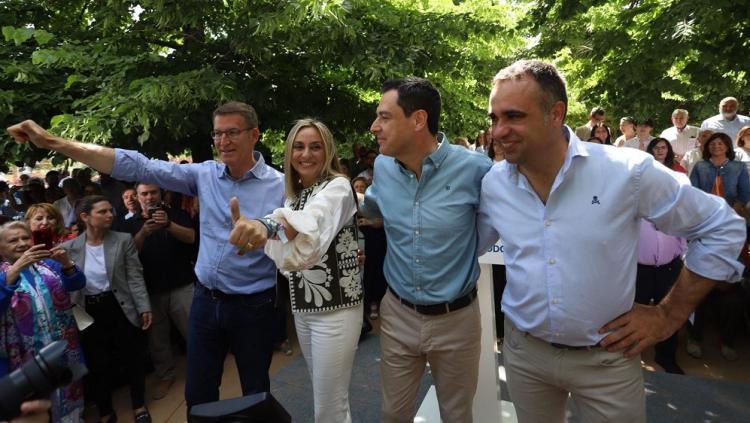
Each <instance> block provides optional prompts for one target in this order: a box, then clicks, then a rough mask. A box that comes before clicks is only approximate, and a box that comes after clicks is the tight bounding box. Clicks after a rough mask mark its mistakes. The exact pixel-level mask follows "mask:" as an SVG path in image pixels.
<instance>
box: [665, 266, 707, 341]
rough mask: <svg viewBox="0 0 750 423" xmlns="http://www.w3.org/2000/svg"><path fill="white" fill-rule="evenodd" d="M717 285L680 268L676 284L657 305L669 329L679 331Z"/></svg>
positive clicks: (685, 268) (684, 268)
mask: <svg viewBox="0 0 750 423" xmlns="http://www.w3.org/2000/svg"><path fill="white" fill-rule="evenodd" d="M717 283H720V282H716V281H713V280H711V279H706V278H704V277H702V276H700V275H697V274H695V273H693V272H691V271H690V270H688V269H687V267H683V268H682V271H681V272H680V276H679V277H678V278H677V282H676V283H675V284H674V286H673V287H672V289H671V290H670V291H669V293H668V294H667V296H666V297H664V299H662V300H661V302H660V303H659V305H658V307H659V308H661V309H662V310H664V312H665V313H666V317H667V320H668V325H669V327H670V329H674V330H673V332H676V331H677V330H679V328H680V327H681V326H682V324H683V323H685V320H687V318H688V317H689V316H690V313H692V312H693V310H695V308H696V307H697V306H698V304H700V302H701V301H702V300H703V298H705V297H706V295H708V293H709V292H711V290H712V289H713V288H714V287H715V286H716V284H717Z"/></svg>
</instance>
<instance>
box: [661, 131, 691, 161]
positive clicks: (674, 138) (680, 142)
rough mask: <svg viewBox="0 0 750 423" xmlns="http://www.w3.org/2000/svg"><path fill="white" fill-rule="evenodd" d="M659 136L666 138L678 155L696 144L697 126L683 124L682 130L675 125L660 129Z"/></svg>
mask: <svg viewBox="0 0 750 423" xmlns="http://www.w3.org/2000/svg"><path fill="white" fill-rule="evenodd" d="M661 137H662V138H666V139H667V140H668V141H669V142H670V143H671V144H672V150H674V153H675V154H679V155H680V156H682V155H684V154H685V153H687V152H688V151H690V150H692V149H693V148H695V146H696V145H698V127H697V126H692V125H685V127H684V128H682V130H680V129H678V128H677V127H676V126H673V127H671V128H667V129H665V130H663V131H661Z"/></svg>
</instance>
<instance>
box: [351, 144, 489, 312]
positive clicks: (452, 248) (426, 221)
mask: <svg viewBox="0 0 750 423" xmlns="http://www.w3.org/2000/svg"><path fill="white" fill-rule="evenodd" d="M438 140H439V141H441V142H440V145H439V146H438V148H437V149H436V150H435V151H434V152H433V153H432V154H430V155H429V156H427V157H426V158H425V159H424V161H423V162H422V175H421V176H420V178H419V179H417V177H416V175H415V174H414V172H412V171H410V170H408V169H407V168H406V167H404V166H403V165H402V164H401V163H399V162H398V161H397V160H396V159H395V158H393V157H388V156H379V157H378V158H377V160H376V161H375V170H374V172H373V173H374V179H373V184H372V186H370V188H369V189H368V190H367V193H366V194H365V200H364V202H363V204H362V210H361V211H362V212H363V213H364V214H366V215H368V216H371V217H382V218H383V222H384V224H385V233H386V237H387V239H388V252H387V254H386V257H385V267H384V273H385V277H386V280H387V282H388V285H389V286H390V287H391V288H392V289H393V290H394V291H395V292H396V293H397V294H398V295H399V296H400V297H402V298H403V299H405V300H407V301H410V302H412V303H414V304H438V303H444V302H449V301H452V300H454V299H456V298H458V297H461V296H463V295H465V294H467V293H468V292H469V291H470V290H471V289H472V288H474V286H475V285H476V281H477V278H478V277H479V265H478V263H477V231H476V217H477V210H478V207H479V193H480V189H481V182H482V177H483V176H484V174H485V173H487V171H488V170H489V168H490V166H491V165H492V163H491V161H490V159H489V157H487V156H485V155H482V154H479V153H476V152H473V151H470V150H468V149H466V148H464V147H460V146H456V145H451V144H450V142H449V141H448V138H447V137H445V136H444V135H443V134H438Z"/></svg>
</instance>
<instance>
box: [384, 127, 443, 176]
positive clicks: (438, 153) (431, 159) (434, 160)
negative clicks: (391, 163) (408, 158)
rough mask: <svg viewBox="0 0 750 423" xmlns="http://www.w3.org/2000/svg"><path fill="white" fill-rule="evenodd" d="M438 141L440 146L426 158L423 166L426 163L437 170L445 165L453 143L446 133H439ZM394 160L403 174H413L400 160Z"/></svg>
mask: <svg viewBox="0 0 750 423" xmlns="http://www.w3.org/2000/svg"><path fill="white" fill-rule="evenodd" d="M437 141H438V146H437V148H436V149H435V151H433V152H432V153H430V154H429V155H428V156H427V157H425V158H424V159H423V160H422V165H423V166H424V165H425V164H426V163H431V164H432V166H434V167H435V168H436V169H439V168H440V165H441V164H442V163H443V161H444V160H445V158H446V157H448V152H449V151H450V143H451V142H450V140H449V139H448V137H447V136H446V135H445V134H444V133H442V132H438V133H437ZM393 160H395V161H396V163H398V165H399V168H400V169H401V172H406V173H410V172H411V171H410V170H409V169H408V168H407V167H406V166H405V165H404V164H403V163H401V162H400V161H399V160H398V159H396V158H394V159H393ZM422 170H424V169H422Z"/></svg>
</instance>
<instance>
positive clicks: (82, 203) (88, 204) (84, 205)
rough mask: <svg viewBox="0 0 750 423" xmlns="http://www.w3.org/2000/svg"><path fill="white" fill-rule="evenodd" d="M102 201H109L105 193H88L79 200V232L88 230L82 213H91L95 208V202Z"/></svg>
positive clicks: (77, 208) (77, 215) (77, 209)
mask: <svg viewBox="0 0 750 423" xmlns="http://www.w3.org/2000/svg"><path fill="white" fill-rule="evenodd" d="M102 201H106V202H109V198H107V197H105V196H103V195H87V196H86V197H83V198H81V199H80V200H78V205H77V206H76V219H78V232H79V233H83V232H84V231H86V223H85V222H84V221H83V219H81V214H82V213H86V214H90V213H91V210H93V209H94V204H96V203H101V202H102Z"/></svg>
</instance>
